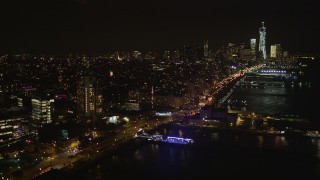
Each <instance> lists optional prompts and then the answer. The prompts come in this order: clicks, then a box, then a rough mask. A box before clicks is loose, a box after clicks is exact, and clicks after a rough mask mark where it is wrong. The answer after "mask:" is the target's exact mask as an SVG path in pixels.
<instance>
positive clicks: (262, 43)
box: [259, 22, 267, 59]
mask: <svg viewBox="0 0 320 180" xmlns="http://www.w3.org/2000/svg"><path fill="white" fill-rule="evenodd" d="M259 52H261V53H262V56H263V59H266V58H267V52H266V27H265V26H264V22H262V26H261V27H260V28H259Z"/></svg>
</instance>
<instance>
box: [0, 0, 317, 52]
mask: <svg viewBox="0 0 320 180" xmlns="http://www.w3.org/2000/svg"><path fill="white" fill-rule="evenodd" d="M316 5H317V2H316V1H315V0H306V1H301V2H291V1H288V0H284V1H281V2H278V1H276V0H270V1H265V2H255V1H253V0H246V1H241V2H237V1H235V2H233V1H232V0H229V1H223V2H214V3H213V2H210V1H208V0H198V1H195V0H186V1H180V0H178V1H174V2H171V1H169V0H162V1H153V2H149V1H146V0H137V1H134V2H126V1H124V0H120V1H115V2H108V1H103V0H64V1H62V0H48V1H46V2H43V1H40V0H30V1H27V2H26V1H19V0H4V1H3V2H1V3H0V6H1V7H3V10H2V11H1V12H0V21H1V22H2V24H3V26H2V28H1V29H0V39H1V41H0V53H103V52H106V53H107V52H114V51H126V50H141V51H143V50H144V51H157V52H160V51H164V50H172V49H177V48H181V47H183V46H184V45H187V44H189V45H191V46H194V47H197V46H200V45H202V43H203V41H204V40H208V41H209V49H211V50H214V51H215V50H217V49H218V48H220V47H222V46H223V45H225V44H227V43H229V42H231V43H246V44H249V42H250V39H251V38H256V39H257V41H258V39H259V34H258V29H259V27H260V26H261V22H262V21H264V22H265V26H266V28H267V36H266V44H267V52H269V51H270V45H271V44H281V46H282V48H283V49H284V50H287V51H289V52H290V53H296V52H301V53H315V54H318V53H319V52H320V45H319V43H318V41H320V35H319V34H318V33H317V32H318V31H319V30H320V22H319V21H317V18H316V17H320V12H319V11H317V6H316Z"/></svg>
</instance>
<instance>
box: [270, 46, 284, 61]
mask: <svg viewBox="0 0 320 180" xmlns="http://www.w3.org/2000/svg"><path fill="white" fill-rule="evenodd" d="M281 56H282V50H281V46H280V44H273V45H271V46H270V57H271V58H281Z"/></svg>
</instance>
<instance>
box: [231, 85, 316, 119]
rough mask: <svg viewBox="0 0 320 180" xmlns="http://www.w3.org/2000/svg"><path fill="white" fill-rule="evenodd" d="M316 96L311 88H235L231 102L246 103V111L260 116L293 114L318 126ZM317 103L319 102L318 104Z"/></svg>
mask: <svg viewBox="0 0 320 180" xmlns="http://www.w3.org/2000/svg"><path fill="white" fill-rule="evenodd" d="M316 98H317V94H316V93H315V91H314V89H313V88H312V87H308V86H303V87H267V88H265V89H259V88H236V89H235V90H234V92H233V94H232V95H231V97H230V99H231V100H240V101H246V102H247V104H248V105H247V110H249V111H254V112H257V113H260V114H266V115H274V114H294V115H299V116H301V117H304V118H307V119H308V120H310V121H311V122H313V123H314V124H315V125H317V124H318V122H317V121H319V120H318V119H317V112H316V111H315V109H316V106H317V105H318V104H317V102H316ZM318 103H319V102H318Z"/></svg>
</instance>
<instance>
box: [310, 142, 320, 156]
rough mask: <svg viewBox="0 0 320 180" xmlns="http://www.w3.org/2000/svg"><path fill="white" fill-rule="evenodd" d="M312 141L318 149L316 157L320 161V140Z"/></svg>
mask: <svg viewBox="0 0 320 180" xmlns="http://www.w3.org/2000/svg"><path fill="white" fill-rule="evenodd" d="M311 141H312V143H313V144H314V145H315V147H316V151H317V152H316V156H317V157H318V158H319V159H320V139H312V140H311Z"/></svg>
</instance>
